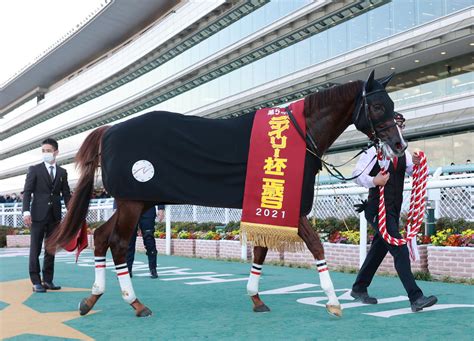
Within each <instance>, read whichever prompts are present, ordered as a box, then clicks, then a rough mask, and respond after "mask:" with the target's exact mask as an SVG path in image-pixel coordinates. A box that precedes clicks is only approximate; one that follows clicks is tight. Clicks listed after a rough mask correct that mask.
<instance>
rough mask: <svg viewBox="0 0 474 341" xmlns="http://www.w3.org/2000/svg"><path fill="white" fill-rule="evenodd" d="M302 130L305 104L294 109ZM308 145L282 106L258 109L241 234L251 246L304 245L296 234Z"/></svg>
mask: <svg viewBox="0 0 474 341" xmlns="http://www.w3.org/2000/svg"><path fill="white" fill-rule="evenodd" d="M290 109H291V111H292V113H293V116H294V117H295V119H296V121H297V122H298V125H299V126H300V127H301V130H302V131H303V132H305V131H306V122H305V118H304V115H303V109H304V100H300V101H298V102H296V103H293V104H291V105H290ZM305 154H306V142H305V140H304V139H303V138H302V137H301V136H300V135H299V134H298V131H297V130H296V128H295V126H294V125H293V123H292V122H291V120H290V117H289V116H288V115H287V113H286V111H285V109H284V108H264V109H261V110H258V111H257V113H256V114H255V118H254V121H253V126H252V134H251V138H250V150H249V158H248V163H247V175H246V180H245V192H244V202H243V211H242V221H241V225H240V227H241V233H242V235H243V236H244V238H245V239H246V240H247V241H249V242H251V243H252V244H253V245H257V246H264V247H268V248H271V249H277V250H296V249H300V248H301V247H302V242H303V241H302V240H301V238H300V237H299V236H298V224H299V218H300V207H301V190H302V186H303V174H304V161H305Z"/></svg>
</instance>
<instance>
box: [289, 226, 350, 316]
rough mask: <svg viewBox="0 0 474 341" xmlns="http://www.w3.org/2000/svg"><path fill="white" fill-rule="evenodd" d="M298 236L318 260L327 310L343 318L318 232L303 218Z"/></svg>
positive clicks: (317, 264)
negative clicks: (326, 299) (326, 300)
mask: <svg viewBox="0 0 474 341" xmlns="http://www.w3.org/2000/svg"><path fill="white" fill-rule="evenodd" d="M298 235H299V236H300V237H301V239H303V240H304V242H305V243H306V246H307V247H308V249H309V251H310V252H311V253H312V254H313V256H314V259H315V260H316V267H317V270H318V272H319V281H320V283H321V288H322V289H323V290H324V292H325V293H326V295H327V297H328V299H329V301H328V303H326V309H327V311H328V313H329V314H331V315H333V316H337V317H341V316H342V308H341V305H340V304H339V300H338V299H337V296H336V293H335V291H334V286H333V284H332V281H331V276H329V270H328V266H327V264H326V260H325V259H324V247H323V244H322V243H321V239H320V238H319V235H318V234H317V233H316V231H314V230H313V228H312V227H311V225H310V223H309V221H308V218H306V217H301V218H300V223H299V227H298Z"/></svg>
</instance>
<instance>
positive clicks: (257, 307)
mask: <svg viewBox="0 0 474 341" xmlns="http://www.w3.org/2000/svg"><path fill="white" fill-rule="evenodd" d="M267 252H268V248H266V247H261V246H255V247H254V248H253V264H252V268H251V269H250V276H249V280H248V282H247V293H248V294H249V296H250V298H251V299H252V303H253V311H255V312H257V313H263V312H267V311H270V308H268V307H267V306H266V305H265V303H263V301H262V300H261V299H260V296H258V284H259V282H260V275H261V274H262V266H263V262H265V257H266V256H267Z"/></svg>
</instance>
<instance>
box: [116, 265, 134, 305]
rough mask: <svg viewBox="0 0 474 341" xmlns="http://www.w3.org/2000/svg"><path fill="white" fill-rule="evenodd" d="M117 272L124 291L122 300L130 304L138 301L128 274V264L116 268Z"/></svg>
mask: <svg viewBox="0 0 474 341" xmlns="http://www.w3.org/2000/svg"><path fill="white" fill-rule="evenodd" d="M115 270H116V271H117V278H118V280H119V283H120V290H121V291H122V298H123V300H124V301H125V302H127V303H128V304H130V303H132V302H133V301H135V300H136V299H137V297H136V296H135V291H133V286H132V279H131V278H130V274H129V273H128V267H127V263H123V264H119V265H116V266H115Z"/></svg>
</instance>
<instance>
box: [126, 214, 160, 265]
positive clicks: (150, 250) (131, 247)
mask: <svg viewBox="0 0 474 341" xmlns="http://www.w3.org/2000/svg"><path fill="white" fill-rule="evenodd" d="M153 210H154V208H153ZM138 228H140V230H141V232H142V237H143V244H144V245H145V249H146V254H147V256H148V267H149V268H150V270H152V269H156V260H157V259H156V258H157V256H156V254H157V251H156V241H155V235H154V234H155V216H146V215H142V216H141V217H140V220H139V222H138V225H137V226H135V230H134V231H133V234H132V237H131V238H130V243H129V244H128V250H127V266H128V269H129V271H131V269H132V266H133V261H134V260H135V244H136V242H137V233H138Z"/></svg>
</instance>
